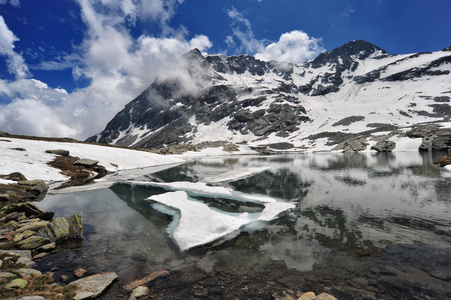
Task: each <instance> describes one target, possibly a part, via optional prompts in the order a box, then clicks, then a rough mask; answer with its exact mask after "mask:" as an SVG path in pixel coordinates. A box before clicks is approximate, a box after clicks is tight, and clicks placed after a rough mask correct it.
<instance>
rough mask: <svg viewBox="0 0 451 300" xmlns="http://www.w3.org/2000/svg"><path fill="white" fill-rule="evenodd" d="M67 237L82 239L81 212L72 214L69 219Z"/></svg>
mask: <svg viewBox="0 0 451 300" xmlns="http://www.w3.org/2000/svg"><path fill="white" fill-rule="evenodd" d="M69 238H71V239H83V217H82V216H81V214H78V215H73V216H72V217H70V219H69Z"/></svg>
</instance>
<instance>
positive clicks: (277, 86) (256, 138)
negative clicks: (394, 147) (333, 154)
mask: <svg viewBox="0 0 451 300" xmlns="http://www.w3.org/2000/svg"><path fill="white" fill-rule="evenodd" d="M184 59H185V60H184V61H185V63H183V64H181V66H182V67H181V69H179V70H178V71H177V72H173V74H172V75H170V76H168V75H166V76H165V77H161V78H160V79H157V80H155V82H153V83H152V84H151V85H150V86H149V88H147V89H146V90H145V91H144V92H143V93H142V94H141V95H139V96H138V97H137V98H136V99H134V100H132V101H131V102H130V103H128V104H127V105H126V106H125V108H124V109H123V110H122V111H121V112H119V113H118V114H117V115H116V116H115V117H114V118H113V119H112V120H111V121H110V122H109V123H108V125H107V126H106V128H105V130H104V131H102V132H101V133H99V134H97V135H96V136H93V137H91V138H90V139H88V140H89V141H93V142H101V143H112V144H118V145H123V146H132V147H139V148H159V147H163V146H167V145H171V144H197V143H201V142H206V141H216V140H223V141H229V142H234V143H247V144H248V145H251V146H262V145H272V147H282V148H290V147H298V148H305V149H309V148H318V142H317V140H321V143H322V144H323V146H324V147H326V148H329V149H330V148H331V147H332V145H333V144H334V143H335V144H337V143H339V142H341V141H343V139H345V138H349V137H352V136H354V135H355V134H357V133H362V132H363V133H364V132H375V131H381V130H383V129H384V128H385V130H386V128H392V129H393V128H395V129H396V128H400V127H403V126H411V125H412V124H416V123H420V122H433V121H448V120H449V117H450V116H451V108H450V105H449V102H450V95H451V90H450V88H449V82H450V79H451V78H450V71H451V53H450V52H449V51H438V52H434V53H417V54H407V55H390V54H387V53H386V52H385V51H384V50H383V49H381V48H379V47H377V46H375V45H373V44H371V43H368V42H365V41H361V40H358V41H352V42H350V43H347V44H345V45H343V46H340V47H338V48H336V49H334V50H332V51H330V52H326V53H323V54H321V55H320V56H318V57H317V58H316V59H314V60H312V61H308V62H305V63H304V64H300V65H294V64H289V63H280V62H266V61H261V60H258V59H256V58H255V57H253V56H250V55H239V56H224V55H209V56H204V55H202V53H201V52H200V51H199V50H198V49H193V50H192V51H190V52H188V53H186V54H185V55H184ZM274 145H278V146H274Z"/></svg>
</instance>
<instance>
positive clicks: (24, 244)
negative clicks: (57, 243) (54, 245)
mask: <svg viewBox="0 0 451 300" xmlns="http://www.w3.org/2000/svg"><path fill="white" fill-rule="evenodd" d="M48 243H50V240H48V239H46V238H43V237H42V236H32V237H29V238H28V239H26V240H23V241H20V242H19V243H18V244H17V245H18V246H19V248H20V249H25V250H31V249H36V248H39V247H41V246H43V245H45V244H48Z"/></svg>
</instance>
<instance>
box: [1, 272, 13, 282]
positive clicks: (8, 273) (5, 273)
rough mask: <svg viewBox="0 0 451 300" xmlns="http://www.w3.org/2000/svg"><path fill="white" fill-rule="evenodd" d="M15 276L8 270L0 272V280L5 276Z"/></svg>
mask: <svg viewBox="0 0 451 300" xmlns="http://www.w3.org/2000/svg"><path fill="white" fill-rule="evenodd" d="M16 276H17V275H16V274H13V273H10V272H0V280H1V279H5V278H14V277H16Z"/></svg>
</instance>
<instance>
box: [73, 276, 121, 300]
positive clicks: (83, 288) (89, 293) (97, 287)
mask: <svg viewBox="0 0 451 300" xmlns="http://www.w3.org/2000/svg"><path fill="white" fill-rule="evenodd" d="M117 278H118V276H117V274H116V272H105V273H100V274H96V275H92V276H88V277H85V278H82V279H78V280H75V281H73V282H72V283H71V284H72V285H75V286H76V288H77V289H76V290H75V297H74V299H88V298H95V297H97V296H98V295H100V294H101V293H102V292H103V291H104V290H105V289H106V288H107V287H108V286H109V285H110V284H111V283H112V282H113V281H114V280H116V279H117Z"/></svg>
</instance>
